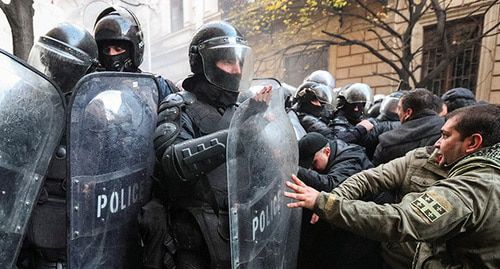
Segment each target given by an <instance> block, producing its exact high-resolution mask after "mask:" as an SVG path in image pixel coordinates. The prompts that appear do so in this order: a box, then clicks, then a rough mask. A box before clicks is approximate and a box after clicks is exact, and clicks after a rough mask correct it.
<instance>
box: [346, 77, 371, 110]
mask: <svg viewBox="0 0 500 269" xmlns="http://www.w3.org/2000/svg"><path fill="white" fill-rule="evenodd" d="M337 98H338V102H337V108H342V107H343V106H344V105H345V103H349V104H359V103H365V108H366V107H369V106H370V105H371V102H372V100H373V91H372V89H371V88H370V86H368V84H364V83H352V84H347V85H345V86H344V87H342V88H341V89H340V91H339V93H338V96H337Z"/></svg>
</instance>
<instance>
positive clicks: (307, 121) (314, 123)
mask: <svg viewBox="0 0 500 269" xmlns="http://www.w3.org/2000/svg"><path fill="white" fill-rule="evenodd" d="M295 113H296V114H297V117H298V118H299V121H300V125H302V127H304V130H306V132H308V133H310V132H316V133H320V134H322V135H324V136H325V137H326V138H328V139H334V138H335V136H334V134H333V131H332V129H330V128H329V127H328V125H327V124H326V123H325V122H324V121H323V120H321V119H320V118H317V117H315V116H313V115H311V114H307V113H304V112H295Z"/></svg>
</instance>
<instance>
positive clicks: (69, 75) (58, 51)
mask: <svg viewBox="0 0 500 269" xmlns="http://www.w3.org/2000/svg"><path fill="white" fill-rule="evenodd" d="M28 63H29V64H30V65H31V66H33V67H35V68H36V69H38V70H39V71H40V72H42V73H43V74H45V75H46V76H47V77H49V78H50V79H52V80H53V81H54V82H55V83H56V84H57V85H58V86H59V87H60V88H61V90H62V91H63V92H64V93H68V92H71V90H72V89H73V86H75V84H76V83H77V82H78V80H80V78H81V77H83V76H84V75H85V74H87V73H88V72H89V71H92V70H93V69H94V68H95V67H96V66H97V62H96V61H95V60H92V59H91V58H90V57H89V56H88V55H87V54H86V53H84V52H83V51H80V50H78V49H75V48H72V47H69V46H66V45H65V44H64V43H61V42H59V41H57V40H55V39H52V38H50V37H41V38H40V40H39V41H38V42H37V43H36V44H35V45H34V46H33V48H32V49H31V51H30V55H29V58H28Z"/></svg>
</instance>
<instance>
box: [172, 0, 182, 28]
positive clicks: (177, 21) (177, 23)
mask: <svg viewBox="0 0 500 269" xmlns="http://www.w3.org/2000/svg"><path fill="white" fill-rule="evenodd" d="M183 27H184V9H183V7H182V0H170V32H176V31H179V30H181V29H182V28H183Z"/></svg>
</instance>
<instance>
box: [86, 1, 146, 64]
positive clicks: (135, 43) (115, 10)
mask: <svg viewBox="0 0 500 269" xmlns="http://www.w3.org/2000/svg"><path fill="white" fill-rule="evenodd" d="M94 36H95V40H96V42H97V45H98V46H99V61H100V62H101V64H104V63H105V62H106V59H105V57H106V55H104V52H103V50H104V49H105V47H106V46H107V45H110V44H124V45H126V48H127V49H128V50H130V60H131V63H129V65H132V66H131V67H132V68H135V69H136V68H138V67H139V65H141V63H142V58H143V56H144V36H143V33H142V30H141V25H140V24H139V20H137V17H136V16H135V15H134V13H132V11H130V10H128V9H126V8H124V7H109V8H107V9H105V10H103V11H102V12H101V13H100V14H99V16H97V19H96V22H95V25H94Z"/></svg>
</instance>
